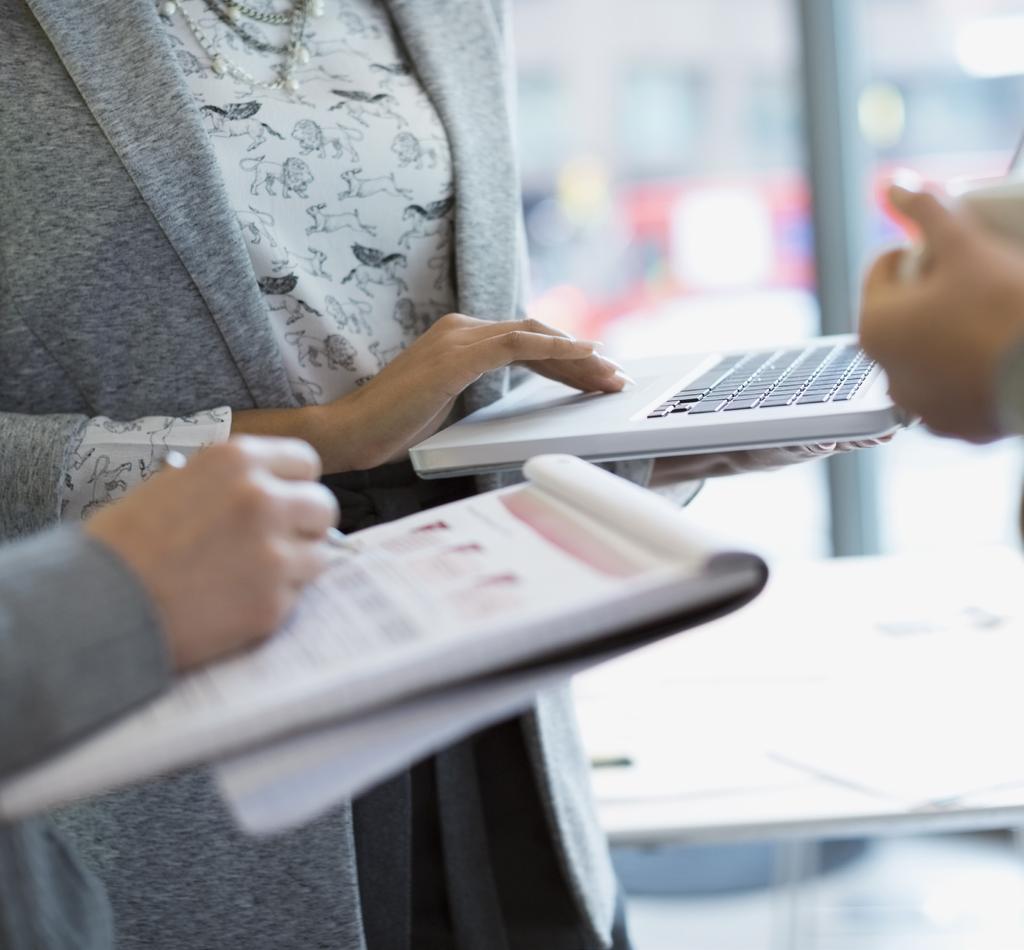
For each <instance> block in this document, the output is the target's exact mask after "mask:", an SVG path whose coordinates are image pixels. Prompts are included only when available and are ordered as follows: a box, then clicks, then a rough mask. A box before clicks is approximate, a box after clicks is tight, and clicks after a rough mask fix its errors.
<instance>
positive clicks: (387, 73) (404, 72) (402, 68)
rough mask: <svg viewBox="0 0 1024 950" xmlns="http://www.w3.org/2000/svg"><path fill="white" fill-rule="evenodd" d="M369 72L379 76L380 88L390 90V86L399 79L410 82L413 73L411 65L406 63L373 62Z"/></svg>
mask: <svg viewBox="0 0 1024 950" xmlns="http://www.w3.org/2000/svg"><path fill="white" fill-rule="evenodd" d="M370 72H372V73H377V74H378V75H379V76H380V77H381V80H380V88H381V89H384V90H385V91H388V92H390V90H391V87H392V86H394V84H395V83H396V82H398V81H400V80H406V81H407V82H410V83H411V82H412V81H413V80H414V79H415V75H414V73H413V71H412V66H410V65H409V64H408V63H373V64H371V66H370Z"/></svg>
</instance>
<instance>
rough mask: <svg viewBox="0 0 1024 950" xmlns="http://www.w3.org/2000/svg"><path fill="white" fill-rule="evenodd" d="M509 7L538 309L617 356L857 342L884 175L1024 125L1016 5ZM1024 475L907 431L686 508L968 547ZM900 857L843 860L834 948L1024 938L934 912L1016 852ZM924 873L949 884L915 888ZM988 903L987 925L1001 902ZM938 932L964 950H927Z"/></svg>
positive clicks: (646, 919) (1023, 10)
mask: <svg viewBox="0 0 1024 950" xmlns="http://www.w3.org/2000/svg"><path fill="white" fill-rule="evenodd" d="M514 9H515V18H516V32H517V44H518V62H519V130H520V136H521V164H522V176H523V185H524V194H525V207H526V216H527V229H528V238H529V244H530V249H531V258H532V265H533V289H534V293H535V299H534V311H535V313H536V314H537V315H538V316H540V317H542V318H543V319H546V320H548V321H549V322H552V323H555V324H557V325H560V326H562V327H564V328H566V329H570V330H572V331H574V332H578V333H580V334H584V335H586V336H588V337H593V338H596V339H601V340H604V341H606V343H607V345H608V348H609V350H610V351H611V352H612V353H613V354H614V355H616V356H620V357H622V356H638V355H646V354H649V353H652V352H658V351H664V349H665V348H666V347H669V346H674V347H678V348H704V347H708V346H718V345H732V346H735V345H747V344H760V343H764V344H773V343H778V342H788V341H791V340H797V339H801V338H805V337H808V336H812V335H815V334H817V333H820V332H842V331H844V330H847V329H850V328H852V327H853V326H854V325H855V315H856V291H857V286H858V283H859V280H860V275H861V273H862V271H863V268H864V266H866V264H867V263H868V262H869V261H870V259H871V257H872V255H873V254H874V253H876V252H877V251H879V250H880V249H884V248H886V246H888V245H891V244H892V243H894V242H896V241H899V240H900V239H901V232H900V230H899V229H898V228H897V227H896V225H895V224H894V223H893V222H892V221H891V219H890V218H889V217H888V216H887V215H886V213H885V212H884V210H883V207H882V203H881V200H880V198H881V194H882V192H883V190H884V187H885V184H886V182H887V181H888V179H889V176H890V175H891V173H892V172H893V170H894V169H899V168H910V169H913V170H915V171H917V172H919V173H920V174H922V175H923V176H924V177H925V178H927V179H931V180H937V181H941V180H946V179H948V178H951V177H957V176H967V177H983V176H992V175H1000V174H1004V173H1005V172H1006V170H1007V168H1008V165H1009V161H1010V158H1011V155H1012V154H1013V151H1014V149H1015V146H1016V144H1017V142H1018V140H1019V139H1020V138H1021V135H1022V132H1024V3H1021V2H1017V3H1014V2H1007V0H629V2H628V3H624V2H621V0H619V2H615V0H514ZM824 11H827V12H824ZM1020 485H1021V464H1020V457H1019V447H1018V444H1017V443H1016V442H1007V443H1002V444H999V445H995V446H991V447H987V448H983V449H972V448H968V447H964V446H960V445H957V444H952V443H947V442H944V441H942V440H939V439H937V438H934V437H932V436H930V435H929V434H927V433H925V432H923V431H914V432H911V433H907V434H904V435H903V436H901V437H900V438H899V439H897V440H896V441H895V442H894V443H893V444H892V445H889V446H885V447H882V448H879V449H875V450H871V451H870V452H867V453H862V454H861V455H860V457H859V458H857V459H856V460H853V461H851V460H843V461H840V462H833V463H817V464H813V465H806V466H801V467H798V468H795V469H792V470H788V471H783V472H778V473H772V474H763V475H755V476H745V477H743V478H734V479H726V480H722V481H720V482H717V483H713V484H710V485H709V486H708V487H707V488H706V489H705V491H704V493H703V495H702V496H701V497H700V498H699V499H698V502H697V503H696V504H695V506H694V508H693V514H694V516H695V517H696V518H698V519H699V520H701V521H704V522H706V523H707V524H708V525H709V526H711V527H712V528H714V530H715V531H717V532H719V533H724V534H726V535H734V536H736V537H739V538H742V539H743V542H744V543H745V544H746V545H747V546H753V547H757V548H759V549H760V550H761V551H763V552H764V553H766V554H767V555H768V556H769V557H770V558H771V559H772V560H773V561H775V562H780V561H781V562H785V561H788V560H799V559H815V558H825V557H830V556H833V555H858V554H875V553H887V554H893V553H895V554H902V553H907V552H914V551H929V552H932V553H934V552H936V551H943V550H949V552H950V553H951V555H955V553H956V552H963V551H965V550H970V549H972V548H975V547H977V546H979V545H986V544H992V543H1013V544H1015V543H1017V535H1016V531H1017V527H1016V526H1017V524H1018V522H1017V519H1016V518H1015V511H1016V508H1017V506H1018V504H1019V499H1020ZM884 848H888V849H895V850H884ZM884 848H883V850H882V851H878V850H875V851H872V852H870V853H871V854H872V855H873V856H872V857H871V858H865V859H863V860H862V861H861V862H860V863H859V864H858V863H856V862H855V863H854V865H852V867H853V868H854V870H853V871H852V872H851V873H852V874H853V877H852V879H851V880H853V882H854V883H853V884H851V885H850V886H851V887H853V888H854V890H855V891H856V893H857V900H856V906H857V908H858V910H857V911H856V914H859V915H860V917H859V918H858V919H859V920H860V922H861V924H863V923H864V920H865V919H867V918H865V916H864V915H865V914H867V915H868V917H870V907H871V906H875V909H876V911H877V912H878V914H879V915H881V916H880V917H879V920H878V921H876V923H877V926H875V925H874V924H872V926H871V927H868V928H867V930H864V928H863V927H862V928H861V929H860V930H857V928H855V927H854V928H853V930H851V931H850V933H851V934H854V936H850V935H849V934H848V935H847V936H848V938H849V939H848V940H846V938H843V937H842V934H843V933H845V931H843V930H842V927H839V929H838V930H837V931H836V934H838V935H839V936H835V940H834V942H832V943H828V946H829V947H833V946H835V947H842V948H851V950H852V948H860V947H868V946H870V947H883V946H884V947H889V946H897V945H899V946H902V947H908V946H914V947H929V948H930V947H932V946H935V947H939V946H941V947H943V948H946V947H950V948H951V947H961V946H963V947H970V950H988V948H995V947H997V946H998V947H999V948H1002V947H1004V946H1005V947H1010V946H1015V947H1020V946H1022V945H1024V930H1020V931H1017V930H1015V931H1014V934H1016V936H1015V937H1014V938H1013V939H1012V940H1011V941H1010V942H1006V943H998V944H997V943H986V942H984V941H982V940H980V938H978V937H977V934H976V933H975V932H974V931H971V930H970V928H969V927H968V928H967V930H966V931H965V930H964V929H963V927H962V926H961V925H962V923H963V921H962V920H959V919H958V920H959V923H958V924H957V926H958V927H959V928H960V929H956V930H955V933H954V931H953V930H948V931H947V930H945V929H943V928H944V926H945V925H946V924H949V921H948V920H947V921H946V922H945V924H944V923H943V920H942V919H941V918H942V915H941V914H940V915H939V919H938V922H936V919H933V918H929V917H928V915H927V913H925V911H924V910H923V909H922V908H924V907H926V906H931V905H929V904H928V902H929V900H931V901H932V905H934V899H935V894H936V893H939V892H940V891H941V889H942V888H946V890H947V891H948V890H949V889H950V888H952V889H953V890H954V891H958V892H959V893H960V897H961V899H966V898H964V893H968V894H971V893H975V892H977V894H978V895H981V894H982V892H984V891H987V892H988V893H989V894H991V892H992V888H996V890H997V891H998V889H999V888H1000V887H1003V888H1004V891H1001V892H1000V893H1005V892H1006V891H1005V889H1006V888H1009V889H1010V891H1009V892H1010V893H1013V894H1015V895H1016V896H1017V897H1018V898H1019V897H1020V896H1021V895H1020V893H1019V892H1020V886H1021V879H1020V868H1021V866H1024V859H1020V858H1019V855H1015V854H1013V855H1010V854H1009V853H1008V852H1007V851H1006V849H1005V848H1001V847H999V846H996V845H994V844H993V842H992V841H991V840H986V841H984V842H981V841H972V840H967V841H966V842H965V841H964V840H961V839H947V840H945V841H942V840H940V841H934V840H928V841H923V842H922V841H915V842H909V841H908V842H902V843H901V842H889V843H888V844H886V845H885V846H884ZM901 848H902V849H903V850H900V849H901ZM965 848H966V849H967V850H966V852H965V851H964V850H963V849H965ZM972 848H973V849H974V850H972ZM943 855H948V860H949V864H948V869H949V875H950V876H948V877H943V871H942V868H943V867H946V865H943V863H942V862H943V860H946V859H945V858H944V857H943ZM990 859H991V860H990ZM872 862H873V863H872ZM1000 862H1001V863H1000ZM857 868H859V869H860V870H857ZM965 868H968V869H971V871H972V873H973V872H974V871H978V873H983V874H991V875H993V877H992V878H991V881H990V884H989V885H987V886H986V887H983V888H974V887H972V886H970V885H968V884H965V886H964V887H962V888H959V887H958V885H957V884H956V882H957V881H960V880H962V879H961V878H960V877H958V876H957V875H962V874H964V873H967V872H966V871H965V870H964V869H965ZM979 869H980V870H979ZM1000 875H1002V876H1000ZM917 877H919V878H920V879H921V881H924V880H926V879H927V880H928V881H931V882H932V883H931V884H928V885H925V884H922V885H921V887H922V888H924V890H923V891H921V890H920V889H919V890H914V889H913V888H911V887H910V886H909V882H910V881H911V880H915V879H916V878H917ZM986 880H988V878H986ZM992 882H995V883H992ZM999 882H1001V883H999ZM929 887H931V888H932V890H928V888H929ZM901 888H902V890H901ZM908 888H909V889H908ZM936 888H938V890H935V889H936ZM894 889H895V891H894ZM844 893H846V892H842V888H840V892H837V894H836V895H833V896H834V898H835V901H837V902H838V903H837V905H836V906H839V905H841V904H842V902H843V900H844V899H845V898H844V897H843V894H844ZM894 893H895V894H896V896H893V895H894ZM867 895H871V896H867ZM847 896H848V895H847ZM978 899H979V901H981V904H980V905H979V907H980V908H981V909H977V908H975V909H977V913H978V914H979V915H981V916H980V918H979V920H984V919H986V918H985V914H986V913H988V912H989V911H990V910H991V905H992V901H991V900H989V901H988V903H985V900H983V899H982V898H981V897H980V896H979V897H978ZM894 901H895V906H896V907H897V908H899V910H898V912H897V911H894V910H893V906H894V903H893V902H894ZM901 901H902V902H903V903H900V902H901ZM737 906H739V905H737ZM866 906H867V907H868V909H867V910H866V909H865V907H866ZM972 907H973V905H972ZM634 908H635V912H636V913H635V915H636V914H639V916H638V917H637V920H636V928H637V935H638V941H639V950H648V948H655V947H666V948H667V947H679V948H694V950H717V948H737V950H740V948H742V950H760V948H761V947H767V946H769V945H770V944H769V943H768V942H767V940H768V938H767V937H766V936H765V933H764V928H763V927H759V926H756V925H753V924H751V918H750V915H749V914H748V915H747V916H746V917H745V916H744V914H743V913H739V912H737V913H735V914H731V913H729V912H725V911H724V910H723V907H722V906H718V905H714V904H712V905H708V904H706V903H701V902H700V901H698V900H696V899H690V900H689V901H686V900H684V901H683V902H682V903H681V904H679V905H678V906H676V905H674V904H671V903H670V904H665V903H656V904H651V903H650V902H647V903H645V902H644V901H643V899H642V898H640V897H637V899H636V900H634ZM879 908H884V910H881V909H879ZM986 908H988V910H986ZM933 909H934V907H933ZM968 910H969V913H968V917H970V914H971V913H973V912H974V911H973V910H971V909H970V908H968ZM1020 910H1021V907H1020V906H1017V905H1014V906H1013V908H1012V912H1013V914H1014V915H1017V916H1015V917H1014V920H1016V921H1017V922H1018V923H1020V919H1019V913H1020ZM1008 912H1009V911H1008V910H1007V907H1006V906H1005V904H999V906H998V908H997V910H996V911H993V913H998V914H1001V915H1004V916H1005V914H1006V913H1008ZM751 913H754V912H753V911H751ZM886 914H888V915H889V916H888V918H886ZM894 915H895V916H894ZM754 916H755V917H756V913H754ZM855 916H856V915H855ZM883 918H885V919H883ZM971 919H973V918H971ZM1001 919H1002V918H1001ZM886 920H888V923H889V924H892V926H893V927H894V928H895V929H894V930H892V932H891V933H890V931H889V930H887V929H886V927H887V924H886ZM687 921H689V922H690V926H691V928H696V929H690V930H687V929H686V926H687V924H686V922H687ZM744 921H746V922H745V923H744ZM1004 922H1005V921H1004ZM762 923H763V921H762ZM950 926H952V925H950ZM748 928H749V929H748ZM915 928H916V929H915ZM865 932H869V933H870V934H871V937H870V939H868V938H865V939H864V941H863V942H858V938H857V937H856V933H859V934H862V935H863V933H865ZM1000 932H1001V933H1003V932H1005V931H1000ZM887 934H888V936H886V935H887ZM949 934H954V936H953V937H949ZM965 934H966V936H965ZM941 935H945V936H946V937H949V940H950V941H952V942H941V943H939V942H936V943H934V944H933V943H926V942H925V938H926V936H929V937H930V938H934V939H936V940H938V939H939V937H940V936H941ZM844 940H846V942H844ZM659 941H660V942H659ZM887 941H888V942H887ZM820 946H822V947H824V946H825V944H824V943H822V944H821V945H820Z"/></svg>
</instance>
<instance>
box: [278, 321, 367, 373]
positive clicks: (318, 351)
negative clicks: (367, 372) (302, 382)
mask: <svg viewBox="0 0 1024 950" xmlns="http://www.w3.org/2000/svg"><path fill="white" fill-rule="evenodd" d="M284 338H285V340H286V341H287V342H288V343H289V344H290V345H291V346H294V347H295V349H296V353H297V355H298V361H299V366H301V367H303V368H306V367H308V366H314V367H316V368H317V369H323V367H324V364H323V362H322V360H324V359H325V360H326V361H327V368H328V369H334V370H337V369H347V370H348V371H349V372H350V373H354V372H355V371H356V355H357V354H356V348H355V347H354V346H353V345H352V344H351V343H349V341H348V340H346V339H345V338H344V337H343V336H340V335H339V334H337V333H330V334H328V335H327V336H326V337H324V338H322V339H321V338H320V337H318V336H314V335H313V334H312V333H310V332H309V331H308V330H293V331H292V332H291V333H286V334H285V335H284Z"/></svg>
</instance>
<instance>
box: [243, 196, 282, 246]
mask: <svg viewBox="0 0 1024 950" xmlns="http://www.w3.org/2000/svg"><path fill="white" fill-rule="evenodd" d="M235 214H236V215H237V216H238V226H239V227H240V228H241V229H242V233H243V234H248V236H249V240H250V241H251V242H252V243H253V244H261V243H263V241H266V242H267V244H268V245H269V246H270V247H277V241H276V240H275V239H274V231H273V228H274V224H275V221H274V216H273V215H272V214H270V213H269V212H267V211H260V210H259V208H254V207H253V206H252V205H249V210H248V211H236V212H235Z"/></svg>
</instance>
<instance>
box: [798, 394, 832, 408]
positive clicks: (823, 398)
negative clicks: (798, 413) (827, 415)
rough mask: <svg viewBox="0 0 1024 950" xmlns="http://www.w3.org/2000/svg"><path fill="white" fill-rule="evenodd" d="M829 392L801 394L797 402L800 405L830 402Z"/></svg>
mask: <svg viewBox="0 0 1024 950" xmlns="http://www.w3.org/2000/svg"><path fill="white" fill-rule="evenodd" d="M828 397H829V393H807V395H806V396H801V397H800V398H799V399H798V400H797V401H796V404H797V405H798V406H810V405H813V404H816V403H822V402H828Z"/></svg>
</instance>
